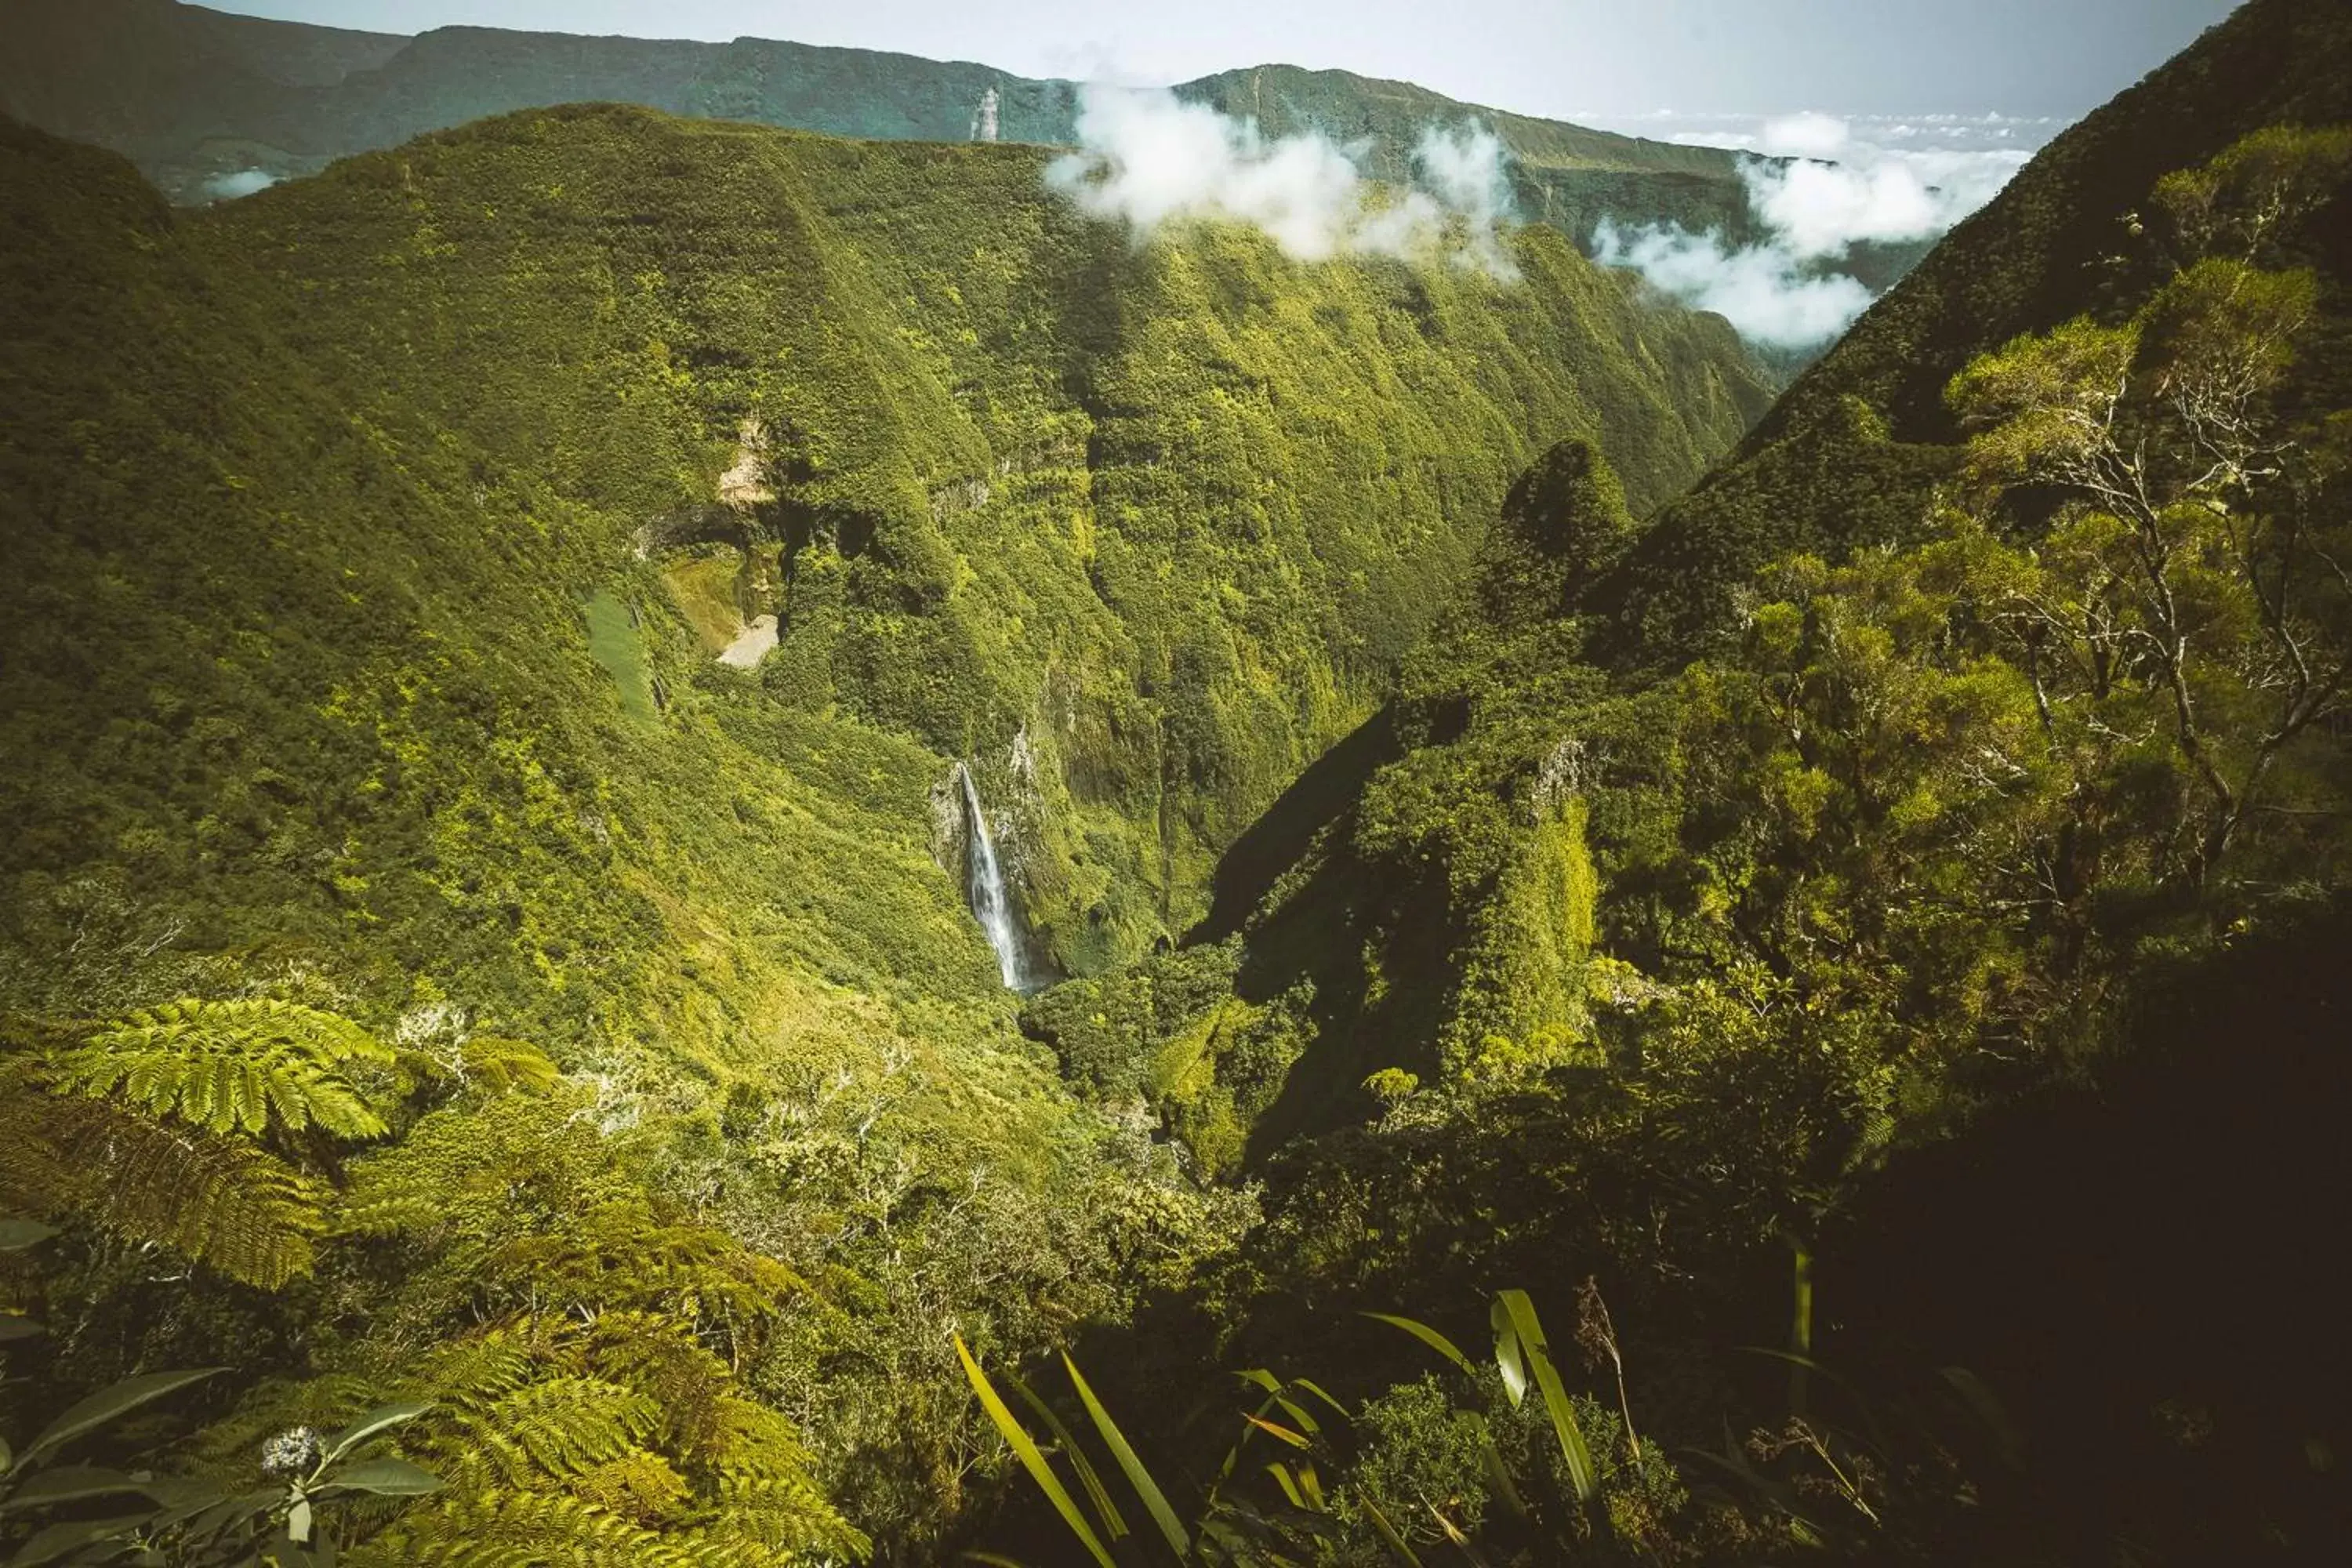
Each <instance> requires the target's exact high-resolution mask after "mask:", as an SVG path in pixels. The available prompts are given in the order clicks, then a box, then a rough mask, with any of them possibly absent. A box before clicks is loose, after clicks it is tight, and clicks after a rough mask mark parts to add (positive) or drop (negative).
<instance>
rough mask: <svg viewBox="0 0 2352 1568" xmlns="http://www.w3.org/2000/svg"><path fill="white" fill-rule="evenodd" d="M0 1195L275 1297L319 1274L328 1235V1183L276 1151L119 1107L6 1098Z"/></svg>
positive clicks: (1, 1104)
mask: <svg viewBox="0 0 2352 1568" xmlns="http://www.w3.org/2000/svg"><path fill="white" fill-rule="evenodd" d="M0 1194H5V1201H6V1202H7V1203H8V1204H10V1205H12V1206H16V1207H20V1208H25V1209H29V1210H35V1211H37V1212H41V1213H47V1214H57V1213H64V1212H70V1213H74V1214H78V1215H81V1216H82V1217H84V1218H86V1219H88V1220H89V1221H90V1222H91V1223H92V1224H95V1225H96V1226H99V1227H100V1228H101V1229H103V1230H106V1231H108V1232H110V1233H111V1234H113V1235H115V1236H118V1237H122V1238H123V1239H125V1240H129V1241H134V1242H152V1243H154V1244H156V1245H158V1246H162V1247H168V1248H169V1249H171V1250H172V1251H173V1252H176V1253H178V1254H180V1255H181V1256H183V1257H184V1258H190V1259H192V1260H194V1261H195V1262H199V1263H205V1264H208V1265H210V1266H211V1267H213V1268H217V1269H219V1270H220V1271H221V1272H222V1273H224V1274H226V1275H227V1276H228V1277H229V1278H231V1279H238V1280H242V1281H243V1282H245V1283H246V1284H248V1285H258V1286H261V1287H263V1288H265V1289H276V1288H277V1287H278V1286H280V1285H283V1284H285V1283H286V1282H287V1281H288V1280H289V1279H293V1278H294V1277H295V1276H296V1275H298V1274H305V1273H308V1272H309V1271H310V1265H311V1261H312V1258H313V1256H314V1252H315V1240H314V1238H315V1237H317V1236H318V1234H319V1233H320V1230H321V1229H322V1228H323V1226H324V1219H323V1216H322V1215H321V1213H320V1197H321V1195H322V1193H321V1189H320V1185H319V1184H318V1183H316V1182H315V1181H313V1180H311V1179H310V1177H308V1176H305V1175H304V1174H302V1173H300V1172H299V1171H297V1170H295V1169H294V1168H293V1167H292V1166H290V1165H289V1164H287V1163H285V1162H284V1161H282V1160H279V1159H278V1158H277V1156H275V1155H273V1154H271V1153H270V1152H268V1151H267V1150H265V1149H262V1148H260V1147H259V1146H257V1145H256V1144H254V1143H251V1142H246V1141H245V1140H242V1139H238V1138H234V1137H222V1136H219V1135H216V1134H215V1133H212V1132H210V1131H205V1130H203V1129H199V1128H175V1127H171V1126H167V1125H165V1124H163V1123H161V1122H157V1121H150V1120H148V1119H147V1118H146V1117H144V1116H142V1115H141V1114H139V1113H138V1112H137V1111H136V1110H132V1109H131V1108H130V1107H129V1106H126V1105H124V1104H122V1103H121V1102H120V1101H117V1100H88V1099H81V1098H78V1097H77V1098H56V1097H52V1096H48V1095H28V1094H8V1093H5V1092H0Z"/></svg>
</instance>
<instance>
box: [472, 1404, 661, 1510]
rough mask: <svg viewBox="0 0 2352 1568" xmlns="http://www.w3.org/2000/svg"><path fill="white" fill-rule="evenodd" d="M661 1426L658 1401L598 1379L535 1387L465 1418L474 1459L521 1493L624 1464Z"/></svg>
mask: <svg viewBox="0 0 2352 1568" xmlns="http://www.w3.org/2000/svg"><path fill="white" fill-rule="evenodd" d="M660 1422H661V1407H660V1406H659V1405H656V1403H655V1402H654V1401H653V1399H652V1398H650V1397H649V1396H647V1395H646V1394H639V1393H637V1392H635V1390H633V1389H627V1388H623V1387H622V1386H620V1385H619V1384H612V1383H606V1382H604V1381H603V1380H602V1379H599V1378H593V1377H555V1378H550V1379H548V1380H546V1381H544V1382H541V1383H533V1384H528V1385H527V1386H525V1387H522V1388H519V1389H517V1390H516V1391H515V1392H514V1393H512V1394H509V1395H507V1396H506V1397H505V1398H504V1399H501V1400H499V1402H498V1403H497V1404H496V1405H491V1406H489V1407H488V1409H487V1410H484V1411H481V1412H480V1413H478V1414H476V1415H468V1416H467V1417H466V1418H465V1424H466V1426H467V1428H468V1431H467V1438H468V1440H469V1443H470V1444H471V1446H472V1447H473V1448H474V1452H475V1453H476V1454H477V1455H478V1456H479V1457H480V1458H483V1459H485V1460H487V1461H488V1463H490V1464H491V1465H493V1466H494V1467H495V1468H497V1469H498V1471H499V1473H500V1475H501V1476H502V1477H503V1478H504V1479H505V1480H506V1481H507V1482H508V1483H509V1485H516V1486H525V1485H530V1484H533V1483H534V1482H535V1481H536V1480H537V1479H540V1478H542V1477H565V1476H575V1475H578V1474H580V1473H582V1472H583V1471H586V1470H590V1469H593V1468H596V1467H597V1466H599V1465H603V1464H606V1463H608V1462H610V1461H612V1460H614V1459H617V1458H620V1457H621V1456H623V1455H624V1454H626V1453H628V1452H629V1451H630V1450H631V1449H633V1448H634V1447H636V1445H637V1444H638V1443H639V1442H640V1441H642V1440H643V1439H644V1438H646V1437H647V1436H651V1435H652V1433H653V1431H654V1429H655V1428H656V1426H659V1425H660Z"/></svg>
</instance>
